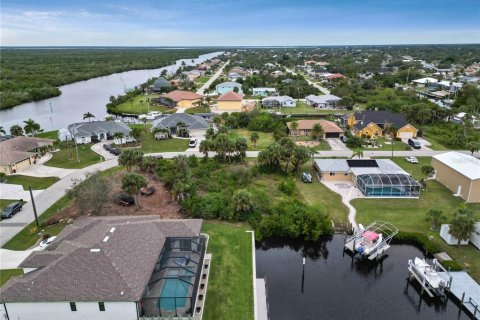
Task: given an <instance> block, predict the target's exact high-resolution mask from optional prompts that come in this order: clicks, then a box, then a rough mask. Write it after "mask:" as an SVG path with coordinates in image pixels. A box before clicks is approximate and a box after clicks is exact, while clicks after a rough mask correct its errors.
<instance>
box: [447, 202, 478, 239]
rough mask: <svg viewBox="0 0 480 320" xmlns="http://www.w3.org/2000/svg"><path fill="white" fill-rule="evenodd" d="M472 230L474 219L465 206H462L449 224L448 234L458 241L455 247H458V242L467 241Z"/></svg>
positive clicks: (473, 228)
mask: <svg viewBox="0 0 480 320" xmlns="http://www.w3.org/2000/svg"><path fill="white" fill-rule="evenodd" d="M474 230H475V219H474V218H473V213H472V211H471V210H469V209H467V208H466V207H465V205H462V206H461V207H460V208H459V209H458V210H457V212H456V213H455V217H454V218H453V220H452V221H451V222H450V229H449V230H448V233H450V234H451V235H452V236H454V237H455V238H457V239H458V243H457V245H458V246H460V242H461V241H466V240H468V239H469V238H470V234H471V233H472V232H473V231H474Z"/></svg>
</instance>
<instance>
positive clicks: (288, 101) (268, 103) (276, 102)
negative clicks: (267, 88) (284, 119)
mask: <svg viewBox="0 0 480 320" xmlns="http://www.w3.org/2000/svg"><path fill="white" fill-rule="evenodd" d="M296 106H297V102H296V101H295V99H293V98H292V97H289V96H273V97H267V98H263V99H262V107H264V108H294V107H296Z"/></svg>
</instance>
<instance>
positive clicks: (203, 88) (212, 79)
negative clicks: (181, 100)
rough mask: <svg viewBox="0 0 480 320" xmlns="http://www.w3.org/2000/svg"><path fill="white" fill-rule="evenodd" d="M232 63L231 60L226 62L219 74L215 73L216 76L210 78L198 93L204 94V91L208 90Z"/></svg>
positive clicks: (218, 71)
mask: <svg viewBox="0 0 480 320" xmlns="http://www.w3.org/2000/svg"><path fill="white" fill-rule="evenodd" d="M229 63H230V60H228V61H227V62H225V64H224V65H223V66H221V67H220V68H219V69H218V70H217V72H215V74H214V75H213V76H212V77H211V78H210V79H208V81H207V82H205V83H204V84H203V86H202V87H201V88H200V89H198V90H197V93H198V94H204V91H205V89H207V88H208V87H210V85H211V84H212V83H213V81H215V80H216V79H217V78H218V77H219V76H220V75H221V74H222V72H223V69H224V68H225V67H226V66H227V65H228V64H229Z"/></svg>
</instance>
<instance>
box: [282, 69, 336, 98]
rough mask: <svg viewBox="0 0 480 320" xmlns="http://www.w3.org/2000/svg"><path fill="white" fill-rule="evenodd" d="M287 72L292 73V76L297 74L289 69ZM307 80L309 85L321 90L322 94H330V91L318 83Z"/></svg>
mask: <svg viewBox="0 0 480 320" xmlns="http://www.w3.org/2000/svg"><path fill="white" fill-rule="evenodd" d="M285 70H287V72H290V73H292V74H297V73H296V72H295V71H293V70H291V69H288V68H285ZM305 80H307V82H308V84H310V85H312V86H314V87H315V88H317V89H318V90H320V92H322V93H323V94H330V91H329V90H327V89H325V88H324V87H322V86H321V85H319V84H318V83H316V82H313V81H311V80H309V79H308V78H305Z"/></svg>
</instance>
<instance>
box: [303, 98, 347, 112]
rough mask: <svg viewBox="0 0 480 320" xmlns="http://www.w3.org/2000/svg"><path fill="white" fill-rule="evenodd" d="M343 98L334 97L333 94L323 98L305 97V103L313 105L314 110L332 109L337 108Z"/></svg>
mask: <svg viewBox="0 0 480 320" xmlns="http://www.w3.org/2000/svg"><path fill="white" fill-rule="evenodd" d="M341 100H342V98H340V97H337V96H334V95H332V94H326V95H321V96H316V95H313V94H311V95H308V96H306V97H305V103H306V104H308V105H311V106H312V107H314V108H320V109H331V108H335V107H336V106H337V103H338V102H339V101H341Z"/></svg>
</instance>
